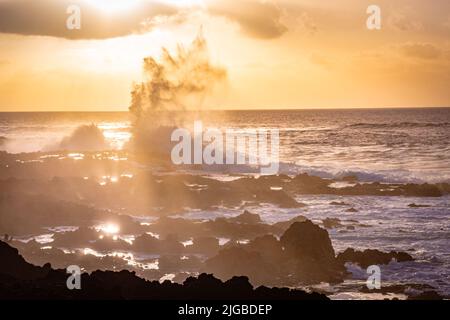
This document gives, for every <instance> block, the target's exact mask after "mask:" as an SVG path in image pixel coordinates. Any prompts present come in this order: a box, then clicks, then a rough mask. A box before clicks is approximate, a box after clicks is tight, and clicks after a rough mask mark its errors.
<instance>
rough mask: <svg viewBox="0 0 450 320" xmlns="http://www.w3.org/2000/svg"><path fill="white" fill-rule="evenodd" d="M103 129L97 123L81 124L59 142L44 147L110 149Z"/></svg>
mask: <svg viewBox="0 0 450 320" xmlns="http://www.w3.org/2000/svg"><path fill="white" fill-rule="evenodd" d="M110 148H111V147H110V145H109V143H108V142H107V141H106V139H105V137H104V135H103V132H102V130H100V129H99V128H98V127H97V126H96V125H95V124H91V125H81V126H79V127H78V128H76V129H75V130H74V131H73V132H72V133H71V134H70V135H68V136H66V137H64V138H63V139H62V140H61V141H60V142H59V143H57V144H56V145H53V146H49V147H46V148H44V149H45V150H46V151H50V150H73V151H101V150H108V149H110Z"/></svg>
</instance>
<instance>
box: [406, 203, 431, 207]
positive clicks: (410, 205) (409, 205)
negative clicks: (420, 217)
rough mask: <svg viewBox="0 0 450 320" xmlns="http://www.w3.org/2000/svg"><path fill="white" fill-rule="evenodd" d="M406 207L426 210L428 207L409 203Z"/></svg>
mask: <svg viewBox="0 0 450 320" xmlns="http://www.w3.org/2000/svg"><path fill="white" fill-rule="evenodd" d="M408 207H410V208H428V207H430V206H429V205H426V204H415V203H410V204H408Z"/></svg>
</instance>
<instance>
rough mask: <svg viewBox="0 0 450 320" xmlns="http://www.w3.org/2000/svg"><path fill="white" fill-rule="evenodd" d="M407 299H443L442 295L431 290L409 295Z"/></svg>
mask: <svg viewBox="0 0 450 320" xmlns="http://www.w3.org/2000/svg"><path fill="white" fill-rule="evenodd" d="M408 300H444V297H443V296H441V295H440V294H439V293H437V292H436V291H434V290H432V291H425V292H422V293H420V294H418V295H413V296H409V297H408Z"/></svg>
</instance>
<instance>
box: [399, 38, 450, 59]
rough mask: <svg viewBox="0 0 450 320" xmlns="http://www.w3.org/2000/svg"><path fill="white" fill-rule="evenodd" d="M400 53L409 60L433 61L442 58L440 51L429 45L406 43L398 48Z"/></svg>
mask: <svg viewBox="0 0 450 320" xmlns="http://www.w3.org/2000/svg"><path fill="white" fill-rule="evenodd" d="M399 49H400V52H401V53H403V54H404V55H405V56H408V57H411V58H420V59H427V60H433V59H438V58H440V57H441V56H442V53H443V51H442V49H440V48H438V47H436V46H435V45H433V44H431V43H418V42H417V43H415V42H408V43H405V44H402V45H400V46H399Z"/></svg>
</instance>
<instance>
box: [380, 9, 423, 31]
mask: <svg viewBox="0 0 450 320" xmlns="http://www.w3.org/2000/svg"><path fill="white" fill-rule="evenodd" d="M387 24H388V26H389V27H390V28H391V29H394V30H397V31H420V30H423V25H422V23H421V22H420V21H417V20H416V19H413V18H412V17H411V15H408V14H406V13H403V12H395V13H392V14H391V15H389V17H388V18H387Z"/></svg>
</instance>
